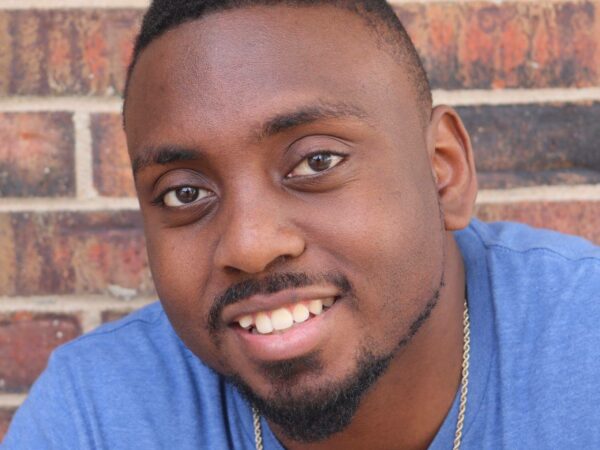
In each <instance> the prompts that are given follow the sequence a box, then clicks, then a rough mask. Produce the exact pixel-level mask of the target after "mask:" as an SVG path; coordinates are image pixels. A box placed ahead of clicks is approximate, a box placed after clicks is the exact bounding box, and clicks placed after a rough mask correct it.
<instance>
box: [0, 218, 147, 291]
mask: <svg viewBox="0 0 600 450" xmlns="http://www.w3.org/2000/svg"><path fill="white" fill-rule="evenodd" d="M0 248H2V249H3V251H2V252H1V253H0V255H2V256H0V263H2V265H3V267H7V268H8V270H7V273H6V274H2V275H0V295H45V294H81V293H107V288H108V286H109V285H118V286H122V287H124V288H129V289H135V290H136V291H138V293H139V294H152V293H153V288H152V282H151V279H150V274H149V271H148V266H147V262H146V251H145V247H144V238H143V233H142V225H141V217H140V214H139V213H138V212H137V211H124V212H93V213H74V212H68V213H67V212H65V213H11V214H0ZM2 272H3V270H0V273H2Z"/></svg>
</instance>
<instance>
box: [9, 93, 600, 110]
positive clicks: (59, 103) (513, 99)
mask: <svg viewBox="0 0 600 450" xmlns="http://www.w3.org/2000/svg"><path fill="white" fill-rule="evenodd" d="M432 94H433V98H434V103H436V104H439V103H447V104H450V105H453V106H478V105H526V104H531V105H536V104H546V103H579V102H590V101H596V102H597V101H600V87H588V88H543V89H457V90H444V89H434V90H433V91H432ZM121 107H122V100H121V99H120V98H119V97H108V98H104V97H81V98H77V97H3V98H0V112H53V111H74V112H86V113H96V114H98V113H113V114H120V113H121Z"/></svg>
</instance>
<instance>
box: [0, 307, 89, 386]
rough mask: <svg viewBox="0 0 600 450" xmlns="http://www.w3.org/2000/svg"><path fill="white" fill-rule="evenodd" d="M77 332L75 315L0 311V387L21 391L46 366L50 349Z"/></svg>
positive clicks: (77, 324) (79, 332) (76, 334)
mask: <svg viewBox="0 0 600 450" xmlns="http://www.w3.org/2000/svg"><path fill="white" fill-rule="evenodd" d="M80 334H81V326H80V323H79V320H78V318H77V317H75V316H72V315H66V314H34V313H30V312H16V313H11V314H0V390H2V391H5V392H23V391H25V390H27V389H28V388H29V386H30V385H31V383H33V381H35V379H36V378H37V377H38V375H39V374H40V373H41V372H42V370H43V369H44V368H45V367H46V363H47V361H48V356H49V355H50V352H51V351H52V350H53V349H55V348H56V347H57V346H59V345H61V344H63V343H65V342H67V341H69V340H71V339H73V338H75V337H77V336H78V335H80Z"/></svg>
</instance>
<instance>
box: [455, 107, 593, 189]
mask: <svg viewBox="0 0 600 450" xmlns="http://www.w3.org/2000/svg"><path fill="white" fill-rule="evenodd" d="M458 112H459V114H460V115H461V117H462V118H463V120H464V122H465V125H466V126H467V129H468V130H469V132H470V134H471V138H472V143H473V148H474V151H475V162H476V165H477V171H478V175H479V180H480V187H482V188H507V187H516V186H534V185H541V184H582V183H589V184H592V183H600V151H599V148H600V103H585V104H555V105H549V104H541V105H540V104H530V105H514V106H475V107H461V108H458Z"/></svg>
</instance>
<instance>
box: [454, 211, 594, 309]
mask: <svg viewBox="0 0 600 450" xmlns="http://www.w3.org/2000/svg"><path fill="white" fill-rule="evenodd" d="M457 240H458V242H459V245H460V247H461V251H462V252H463V255H465V259H466V261H468V262H470V264H471V265H473V264H485V269H486V272H487V273H488V275H489V277H490V279H491V280H492V281H493V282H495V283H496V284H495V286H492V287H495V288H496V289H499V290H507V291H508V292H512V293H517V292H518V291H520V290H526V291H528V292H529V294H532V293H533V294H535V293H536V292H546V293H547V294H552V295H551V297H552V298H556V297H557V296H558V297H560V296H561V295H568V294H569V293H570V294H573V293H575V292H577V293H580V294H584V295H585V296H586V297H591V296H594V297H595V291H596V290H597V289H598V288H600V276H599V275H600V247H598V246H596V245H594V244H593V243H591V242H589V241H587V240H585V239H583V238H581V237H578V236H571V235H567V234H563V233H558V232H555V231H550V230H545V229H537V228H533V227H530V226H527V225H523V224H517V223H509V222H497V223H490V224H486V223H483V222H480V221H478V220H473V221H472V223H471V224H470V226H469V227H468V228H467V229H466V230H463V231H461V232H459V233H457ZM468 269H469V268H468V267H467V270H468ZM536 283H537V284H536ZM599 305H600V303H599Z"/></svg>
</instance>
